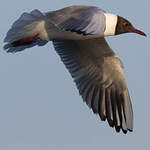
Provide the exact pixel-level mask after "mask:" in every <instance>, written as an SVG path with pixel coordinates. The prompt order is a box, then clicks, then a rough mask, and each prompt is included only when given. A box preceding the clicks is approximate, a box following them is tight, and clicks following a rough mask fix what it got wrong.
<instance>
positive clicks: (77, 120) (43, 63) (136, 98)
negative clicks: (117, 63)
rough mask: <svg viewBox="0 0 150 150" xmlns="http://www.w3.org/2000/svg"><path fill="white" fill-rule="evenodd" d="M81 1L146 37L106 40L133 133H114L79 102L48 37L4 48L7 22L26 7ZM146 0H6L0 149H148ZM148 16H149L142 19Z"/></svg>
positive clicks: (0, 10)
mask: <svg viewBox="0 0 150 150" xmlns="http://www.w3.org/2000/svg"><path fill="white" fill-rule="evenodd" d="M74 4H76V5H77V4H78V5H79V4H83V5H94V6H98V7H100V8H102V9H104V10H106V11H108V12H111V13H114V14H119V15H121V16H123V17H125V18H127V19H129V20H130V21H131V22H132V23H133V24H134V25H135V26H136V27H137V28H138V29H141V30H143V31H144V32H145V33H146V34H147V35H148V36H147V38H145V37H142V36H139V35H135V34H125V35H119V36H116V37H109V38H107V41H108V42H109V44H110V46H111V47H112V48H113V49H114V50H115V52H116V53H117V54H118V55H119V57H120V58H121V60H122V61H123V63H124V66H125V68H124V72H125V75H126V80H127V83H128V87H129V91H130V95H131V98H132V104H133V109H134V132H132V133H129V134H127V135H124V134H122V133H119V134H117V133H115V131H114V130H113V129H112V128H110V127H109V126H108V124H107V122H102V121H100V119H99V117H98V116H96V115H94V114H93V113H92V111H91V110H89V109H88V107H87V106H86V104H85V103H83V101H82V99H81V97H80V96H79V94H78V91H77V89H76V87H75V84H74V83H73V80H72V78H71V76H70V74H69V73H68V71H67V70H66V68H65V67H64V65H63V64H62V62H61V61H60V58H59V56H58V55H57V54H56V52H55V51H54V49H53V46H52V43H51V42H49V43H48V44H47V45H46V46H44V47H40V48H39V47H34V48H32V49H28V50H26V51H23V52H21V53H17V54H7V53H6V52H4V51H3V48H2V47H3V45H4V43H3V39H4V37H5V34H6V32H7V31H8V29H9V28H10V26H11V24H12V23H13V22H14V21H15V20H16V19H17V18H18V17H19V16H20V15H21V14H22V13H23V12H25V11H27V12H29V11H31V10H33V9H35V8H36V9H39V10H41V11H42V12H46V11H50V10H55V9H58V8H63V7H66V6H69V5H74ZM149 6H150V2H149V1H147V0H142V1H131V0H126V1H120V0H113V1H112V2H111V1H108V0H91V1H90V0H80V1H77V0H70V1H63V0H55V1H54V2H53V3H52V2H51V1H50V0H45V1H33V0H32V2H31V0H26V1H20V0H13V1H10V0H5V1H3V2H1V5H0V18H1V27H0V33H1V34H0V45H1V46H0V49H1V52H0V83H1V84H0V91H1V92H0V93H1V94H0V149H2V150H50V149H53V150H57V149H61V150H70V149H71V150H77V149H79V150H80V149H86V150H91V149H109V148H112V149H116V150H119V149H122V150H126V149H137V150H141V149H148V147H149V139H150V134H149V126H150V117H149V114H150V109H149V106H150V96H149V93H150V92H149V89H150V88H149V83H150V81H149V76H150V69H149V64H150V59H149V57H150V50H149V47H150V46H149V43H150V39H149V35H150V30H149V27H150V21H149V19H148V18H149V14H148V10H149ZM147 19H148V20H147Z"/></svg>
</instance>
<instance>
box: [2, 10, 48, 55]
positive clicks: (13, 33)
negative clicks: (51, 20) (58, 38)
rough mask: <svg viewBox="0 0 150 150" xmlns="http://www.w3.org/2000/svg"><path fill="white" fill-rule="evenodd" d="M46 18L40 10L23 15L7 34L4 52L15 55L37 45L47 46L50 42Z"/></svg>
mask: <svg viewBox="0 0 150 150" xmlns="http://www.w3.org/2000/svg"><path fill="white" fill-rule="evenodd" d="M44 18H45V16H44V14H43V13H41V12H40V11H39V10H33V11H32V12H30V13H23V14H22V15H21V17H20V18H19V19H18V20H17V21H15V22H14V23H13V25H12V27H11V29H10V30H9V31H8V32H7V35H6V37H5V39H4V42H7V43H6V44H5V45H4V50H6V51H7V52H12V53H15V52H18V51H22V50H24V49H25V48H29V47H33V46H35V45H38V46H43V45H45V44H46V43H47V42H48V35H47V32H46V29H45V20H44Z"/></svg>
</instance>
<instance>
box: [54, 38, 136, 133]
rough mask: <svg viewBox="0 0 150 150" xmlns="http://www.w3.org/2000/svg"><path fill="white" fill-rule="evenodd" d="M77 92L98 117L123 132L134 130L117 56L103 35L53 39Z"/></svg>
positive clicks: (130, 106) (129, 103)
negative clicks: (96, 37) (95, 37)
mask: <svg viewBox="0 0 150 150" xmlns="http://www.w3.org/2000/svg"><path fill="white" fill-rule="evenodd" d="M53 44H54V47H55V50H56V51H57V53H58V54H59V55H60V57H61V60H62V61H63V63H64V64H65V66H66V68H67V69H68V70H69V72H70V73H71V75H72V77H73V79H74V81H75V83H76V85H77V88H78V89H79V93H80V95H81V96H82V98H83V100H84V101H85V102H86V104H87V105H88V106H89V107H90V108H92V110H93V112H94V113H96V114H99V116H100V118H101V120H105V119H107V121H108V123H109V125H110V126H111V127H114V126H115V129H116V131H117V132H119V131H120V129H122V130H123V132H124V133H126V132H127V131H128V130H129V131H132V129H133V112H132V105H131V101H130V97H129V93H128V89H127V85H126V81H125V78H124V74H123V71H122V68H121V61H120V59H119V58H118V57H117V56H116V55H115V54H114V52H113V51H112V50H111V49H110V47H109V46H108V44H107V43H106V41H105V39H104V38H99V39H90V40H81V41H53Z"/></svg>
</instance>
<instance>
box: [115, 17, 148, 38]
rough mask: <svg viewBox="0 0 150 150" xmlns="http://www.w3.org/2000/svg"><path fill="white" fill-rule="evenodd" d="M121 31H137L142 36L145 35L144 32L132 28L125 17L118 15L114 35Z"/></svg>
mask: <svg viewBox="0 0 150 150" xmlns="http://www.w3.org/2000/svg"><path fill="white" fill-rule="evenodd" d="M122 33H137V34H140V35H142V36H146V34H145V33H144V32H142V31H140V30H137V29H136V28H134V27H133V25H132V24H131V23H130V22H129V21H128V20H127V19H125V18H123V17H120V16H118V20H117V25H116V31H115V35H118V34H122Z"/></svg>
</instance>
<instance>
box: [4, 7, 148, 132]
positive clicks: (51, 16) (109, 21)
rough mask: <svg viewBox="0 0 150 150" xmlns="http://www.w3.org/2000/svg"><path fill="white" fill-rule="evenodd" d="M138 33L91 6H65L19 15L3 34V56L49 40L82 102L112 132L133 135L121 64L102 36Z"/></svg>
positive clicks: (122, 21)
mask: <svg viewBox="0 0 150 150" xmlns="http://www.w3.org/2000/svg"><path fill="white" fill-rule="evenodd" d="M129 32H132V33H137V34H140V35H143V36H146V35H145V33H144V32H142V31H140V30H137V29H135V28H134V27H133V26H132V24H131V23H130V22H129V21H128V20H126V19H124V18H123V17H120V16H118V15H114V14H111V13H107V12H105V11H103V10H102V9H100V8H98V7H93V6H71V7H67V8H63V9H60V10H56V11H51V12H48V13H41V12H40V11H39V10H34V11H32V12H31V13H23V14H22V15H21V17H20V18H19V19H18V20H17V21H16V22H14V24H13V25H12V27H11V29H10V30H9V31H8V33H7V36H6V38H5V40H4V42H7V44H6V45H5V46H4V49H5V50H6V51H7V52H12V53H15V52H18V51H22V50H24V49H25V48H29V47H32V46H35V45H38V46H43V45H45V44H46V43H47V42H48V41H52V42H53V45H54V48H55V50H56V52H57V53H58V54H59V56H60V58H61V60H62V61H63V63H64V64H65V66H66V68H67V69H68V70H69V72H70V74H71V76H72V77H73V79H74V81H75V83H76V86H77V88H78V90H79V93H80V95H81V96H82V98H83V101H85V102H86V104H87V105H88V106H89V107H90V108H92V110H93V112H94V113H96V114H99V116H100V118H101V120H106V119H107V121H108V123H109V125H110V126H111V127H114V126H115V129H116V131H117V132H119V131H120V129H122V131H123V132H124V133H127V131H132V130H133V111H132V105H131V101H130V96H129V92H128V88H127V85H126V81H125V78H124V74H123V71H122V63H121V61H120V59H119V58H118V57H117V55H116V54H115V53H114V52H113V51H112V49H111V48H110V47H109V45H108V44H107V42H106V40H105V38H104V37H105V36H112V35H118V34H122V33H129Z"/></svg>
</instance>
